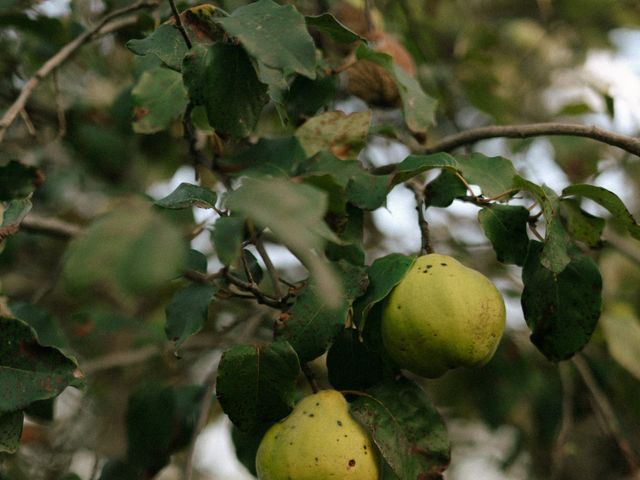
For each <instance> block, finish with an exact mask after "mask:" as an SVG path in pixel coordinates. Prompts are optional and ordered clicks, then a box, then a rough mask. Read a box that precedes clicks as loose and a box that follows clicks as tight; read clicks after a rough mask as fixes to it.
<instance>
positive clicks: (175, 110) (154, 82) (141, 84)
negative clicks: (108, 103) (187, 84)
mask: <svg viewBox="0 0 640 480" xmlns="http://www.w3.org/2000/svg"><path fill="white" fill-rule="evenodd" d="M131 97H132V101H133V106H134V113H133V116H134V121H133V131H134V132H136V133H156V132H159V131H161V130H165V129H166V128H168V127H169V126H170V125H171V123H172V122H173V121H174V120H175V119H176V118H178V117H179V116H180V114H181V113H182V112H183V111H184V109H185V107H186V105H187V91H186V90H185V88H184V84H183V83H182V75H180V74H179V73H178V72H174V71H173V70H169V69H168V68H163V67H155V68H152V69H151V70H147V71H146V72H144V73H143V74H142V76H141V77H140V79H139V80H138V83H137V84H136V86H135V87H133V90H132V91H131Z"/></svg>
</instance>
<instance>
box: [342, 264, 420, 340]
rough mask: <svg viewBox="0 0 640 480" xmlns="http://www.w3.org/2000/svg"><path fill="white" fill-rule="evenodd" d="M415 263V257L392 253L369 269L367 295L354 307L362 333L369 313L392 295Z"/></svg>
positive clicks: (359, 299)
mask: <svg viewBox="0 0 640 480" xmlns="http://www.w3.org/2000/svg"><path fill="white" fill-rule="evenodd" d="M414 261H415V257H408V256H406V255H402V254H400V253H392V254H389V255H387V256H385V257H381V258H378V259H376V260H375V261H374V262H373V263H372V264H371V266H370V267H369V268H368V269H367V276H368V277H369V287H368V288H367V291H366V293H365V294H364V295H363V296H362V297H360V298H358V299H357V300H356V302H355V303H354V305H353V310H354V314H353V318H354V320H355V322H356V324H357V325H358V327H359V329H360V331H362V330H363V329H364V324H365V322H366V318H367V315H368V314H369V311H370V310H371V309H372V308H373V306H374V305H375V304H376V303H378V302H380V301H382V300H384V299H385V298H386V297H387V295H389V294H390V293H391V290H393V288H394V287H395V286H396V285H397V284H398V283H400V281H401V280H402V279H403V278H404V276H405V275H406V274H407V272H408V271H409V269H410V268H411V266H412V265H413V262H414Z"/></svg>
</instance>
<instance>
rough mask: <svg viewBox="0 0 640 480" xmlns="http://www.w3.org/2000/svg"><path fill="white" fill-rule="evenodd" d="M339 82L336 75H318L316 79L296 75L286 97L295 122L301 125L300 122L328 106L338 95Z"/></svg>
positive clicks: (287, 105)
mask: <svg viewBox="0 0 640 480" xmlns="http://www.w3.org/2000/svg"><path fill="white" fill-rule="evenodd" d="M337 83H338V82H337V79H336V76H334V75H326V76H318V77H317V78H316V79H315V80H311V79H309V78H307V77H300V76H298V77H295V79H294V80H293V83H292V84H291V87H290V88H289V91H288V92H287V93H286V95H285V99H284V100H285V104H286V107H287V113H288V114H289V117H290V118H291V119H292V121H293V122H294V124H295V125H299V123H298V122H301V121H302V120H303V119H306V118H309V117H313V116H315V115H316V114H317V113H318V111H319V110H320V109H321V108H323V107H327V106H328V105H329V104H330V103H331V101H332V100H333V99H334V98H335V96H336V91H337Z"/></svg>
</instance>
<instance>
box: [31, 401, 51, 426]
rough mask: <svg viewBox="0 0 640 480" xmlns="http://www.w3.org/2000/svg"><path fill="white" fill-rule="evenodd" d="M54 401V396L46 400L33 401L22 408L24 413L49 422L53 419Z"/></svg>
mask: <svg viewBox="0 0 640 480" xmlns="http://www.w3.org/2000/svg"><path fill="white" fill-rule="evenodd" d="M54 401H55V399H54V398H47V399H46V400H39V401H37V402H33V403H32V404H31V405H29V406H28V407H27V408H25V409H24V413H25V415H28V416H29V417H32V418H35V419H36V420H40V421H44V422H51V421H53V413H54V412H53V406H54Z"/></svg>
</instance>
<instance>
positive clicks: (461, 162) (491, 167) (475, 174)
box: [393, 153, 517, 197]
mask: <svg viewBox="0 0 640 480" xmlns="http://www.w3.org/2000/svg"><path fill="white" fill-rule="evenodd" d="M434 168H444V169H449V170H452V171H457V172H459V173H460V174H461V175H462V176H463V177H464V179H465V180H466V181H467V183H469V184H472V185H478V186H479V187H480V189H481V190H482V193H483V194H484V195H486V196H487V197H497V196H499V195H502V194H505V193H506V192H509V191H511V190H513V189H514V185H513V182H514V178H515V177H516V174H517V173H516V170H515V168H514V167H513V164H512V163H511V160H508V159H506V158H504V157H486V156H484V155H482V154H479V153H474V154H472V155H469V156H466V157H465V156H456V157H453V156H451V155H449V154H448V153H435V154H431V155H409V156H408V157H407V158H405V159H404V160H403V161H402V162H401V163H400V164H399V165H398V166H397V167H396V170H395V172H394V176H393V184H394V185H397V184H398V183H402V182H404V181H406V180H408V179H410V178H412V177H415V176H416V175H418V174H420V173H422V172H426V171H427V170H431V169H434Z"/></svg>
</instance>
